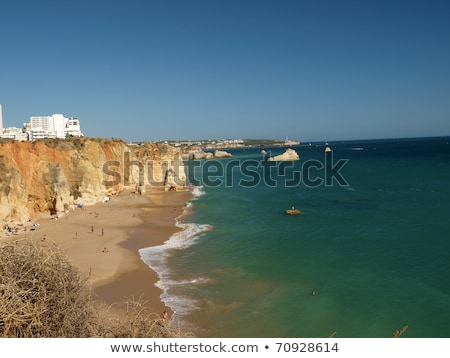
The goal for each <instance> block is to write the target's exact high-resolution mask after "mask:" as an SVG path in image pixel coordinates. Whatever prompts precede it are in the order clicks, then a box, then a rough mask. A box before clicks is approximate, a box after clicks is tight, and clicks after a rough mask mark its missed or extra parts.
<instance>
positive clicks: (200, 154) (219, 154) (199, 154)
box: [187, 147, 233, 160]
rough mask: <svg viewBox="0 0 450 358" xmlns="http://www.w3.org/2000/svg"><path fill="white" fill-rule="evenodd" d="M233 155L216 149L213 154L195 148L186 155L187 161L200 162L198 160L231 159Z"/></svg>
mask: <svg viewBox="0 0 450 358" xmlns="http://www.w3.org/2000/svg"><path fill="white" fill-rule="evenodd" d="M232 156H233V155H232V154H231V153H229V152H226V151H224V150H218V149H216V150H215V151H214V153H211V152H205V151H204V150H203V149H201V148H199V147H197V148H195V149H193V150H191V151H189V152H188V153H187V159H189V160H193V159H194V160H200V159H206V160H209V159H214V158H231V157H232Z"/></svg>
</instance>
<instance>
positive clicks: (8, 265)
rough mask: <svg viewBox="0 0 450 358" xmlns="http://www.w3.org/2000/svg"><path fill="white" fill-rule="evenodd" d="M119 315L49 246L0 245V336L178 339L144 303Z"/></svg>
mask: <svg viewBox="0 0 450 358" xmlns="http://www.w3.org/2000/svg"><path fill="white" fill-rule="evenodd" d="M123 305H124V307H125V308H126V309H122V311H121V312H122V314H120V315H119V316H118V315H117V314H113V313H112V309H111V307H108V306H106V305H104V304H101V303H100V302H99V301H98V300H96V299H95V298H94V296H93V293H92V290H91V288H90V285H89V284H88V276H85V275H82V274H81V273H80V272H79V270H78V269H76V268H75V267H73V266H72V265H71V264H70V262H69V260H68V259H67V257H66V256H65V254H64V253H63V252H62V250H61V249H60V248H59V247H58V246H57V245H56V244H55V243H50V242H37V241H33V240H32V239H19V240H15V241H12V242H9V243H1V244H0V337H28V338H30V337H129V338H133V337H181V336H182V334H181V333H180V332H176V331H172V329H171V328H170V324H163V323H161V322H160V320H159V317H158V316H157V315H156V314H155V313H151V312H148V308H146V306H145V304H143V303H142V302H134V301H129V302H126V303H124V304H123Z"/></svg>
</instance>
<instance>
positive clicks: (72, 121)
mask: <svg viewBox="0 0 450 358" xmlns="http://www.w3.org/2000/svg"><path fill="white" fill-rule="evenodd" d="M26 127H27V131H28V133H29V135H30V140H36V139H42V138H66V137H68V136H74V137H82V136H83V133H81V129H80V121H79V119H78V118H73V117H71V118H66V117H64V116H63V115H62V114H53V115H51V116H34V117H30V123H29V124H28V125H26Z"/></svg>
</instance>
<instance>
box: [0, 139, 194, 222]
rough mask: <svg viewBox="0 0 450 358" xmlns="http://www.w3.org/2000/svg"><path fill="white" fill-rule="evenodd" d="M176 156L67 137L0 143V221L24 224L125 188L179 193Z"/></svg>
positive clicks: (153, 148) (148, 147) (181, 181)
mask: <svg viewBox="0 0 450 358" xmlns="http://www.w3.org/2000/svg"><path fill="white" fill-rule="evenodd" d="M185 182H186V176H185V172H184V166H183V161H182V158H181V153H180V151H179V150H178V149H177V148H175V147H172V146H170V145H164V144H154V143H144V144H141V145H131V144H127V143H125V142H123V141H121V140H106V139H92V138H91V139H89V138H69V139H65V140H63V139H46V140H39V141H34V142H17V141H11V140H3V141H0V220H1V222H2V226H4V225H8V224H11V223H17V222H24V221H26V220H28V219H29V218H30V217H31V216H32V215H34V214H37V213H49V214H51V215H60V214H62V213H64V212H66V211H68V210H70V208H71V207H73V206H75V205H91V204H94V203H96V202H99V201H101V200H103V199H104V198H105V196H107V195H111V194H114V193H116V192H120V191H122V190H124V189H129V188H131V189H136V190H141V191H143V190H145V187H148V186H158V187H164V188H165V189H166V190H179V189H182V188H184V186H185Z"/></svg>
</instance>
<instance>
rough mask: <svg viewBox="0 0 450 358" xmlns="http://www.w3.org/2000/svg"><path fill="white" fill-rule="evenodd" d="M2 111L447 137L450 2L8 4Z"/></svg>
mask: <svg viewBox="0 0 450 358" xmlns="http://www.w3.org/2000/svg"><path fill="white" fill-rule="evenodd" d="M0 103H1V104H2V105H3V121H4V125H5V126H17V127H20V126H22V123H24V122H27V121H28V120H29V117H30V116H34V115H51V114H53V113H62V114H64V115H65V116H66V117H69V116H77V117H79V118H80V121H81V125H82V131H83V132H84V134H85V135H86V136H92V137H104V138H111V137H119V138H123V139H125V140H136V141H140V140H150V141H153V140H159V139H207V138H211V139H213V138H214V139H217V138H284V137H286V136H289V138H290V139H296V140H300V141H322V140H323V141H325V140H344V139H366V138H392V137H415V136H438V135H450V2H449V1H434V0H427V1H414V0H411V1H395V0H393V1H384V0H375V1H363V0H355V1H348V0H309V1H303V0H297V1H295V0H292V1H291V0H277V1H264V0H241V1H235V0H139V1H138V0H128V1H115V0H107V1H98V0H77V1H61V0H60V1H48V0H42V1H26V0H25V1H21V0H16V1H8V2H5V3H4V4H2V5H1V7H0Z"/></svg>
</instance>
